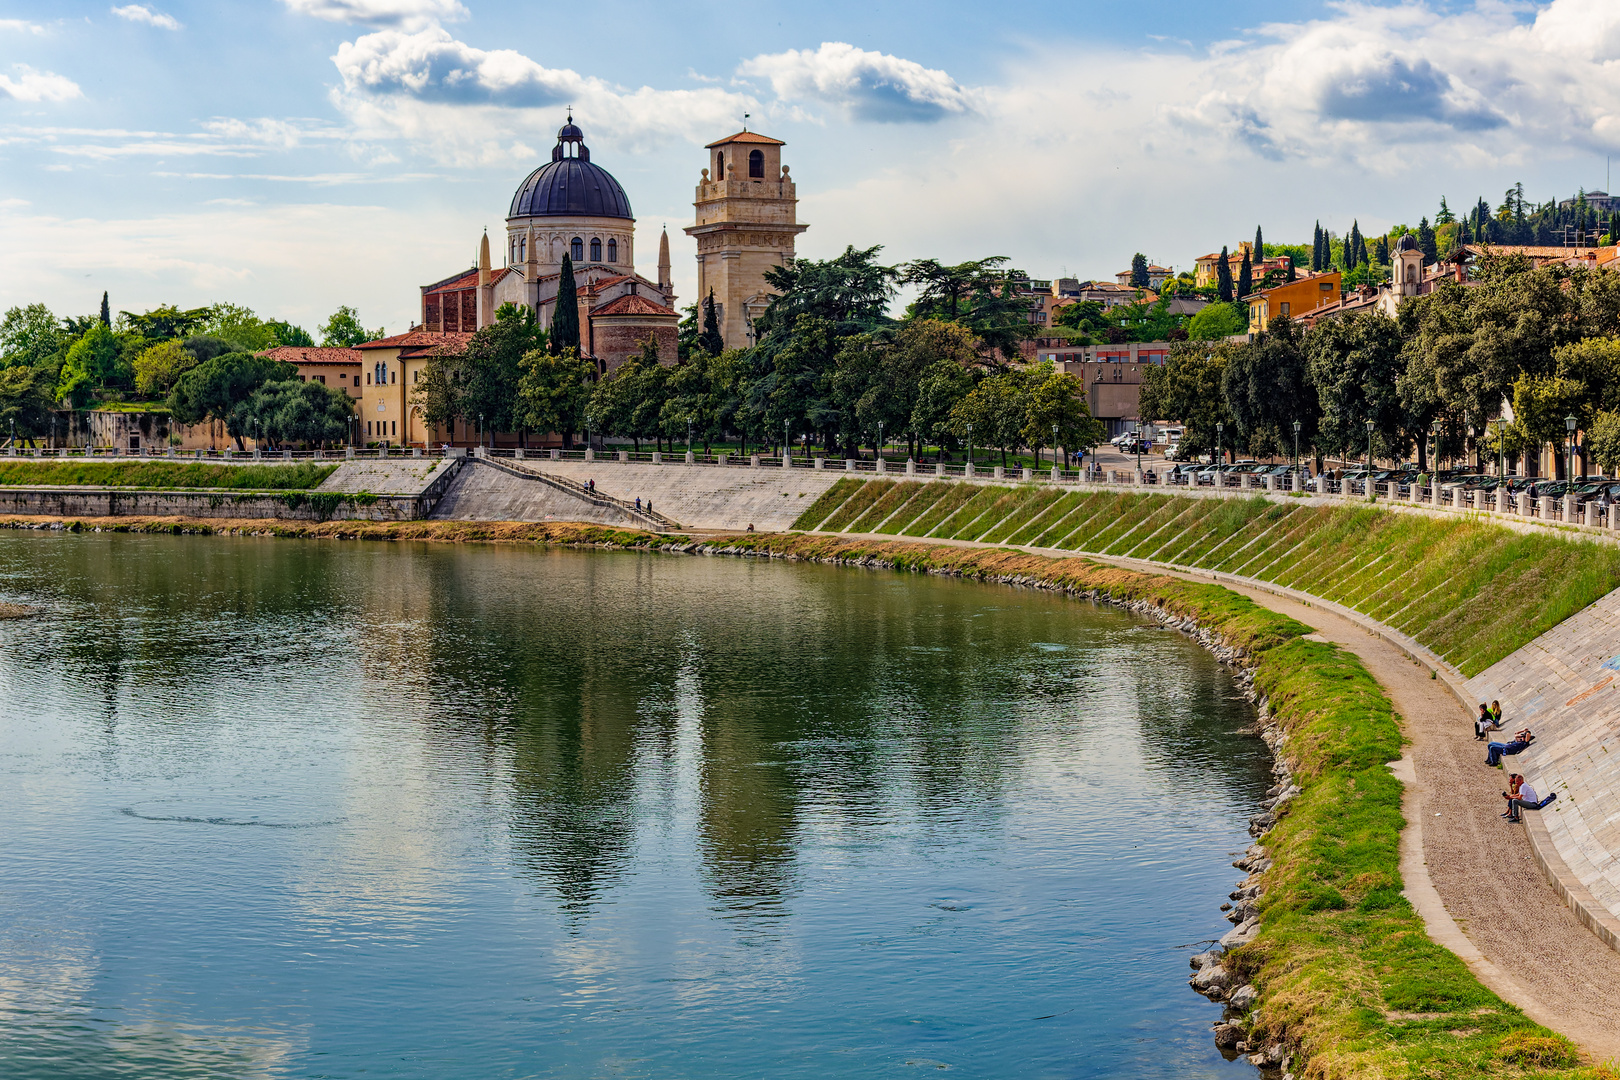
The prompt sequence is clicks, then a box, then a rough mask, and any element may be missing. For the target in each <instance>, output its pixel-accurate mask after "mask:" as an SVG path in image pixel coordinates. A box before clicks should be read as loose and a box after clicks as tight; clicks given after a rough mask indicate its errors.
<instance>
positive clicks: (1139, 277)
mask: <svg viewBox="0 0 1620 1080" xmlns="http://www.w3.org/2000/svg"><path fill="white" fill-rule="evenodd" d="M1150 280H1152V279H1150V278H1149V277H1148V261H1147V256H1146V255H1143V254H1142V253H1141V252H1140V251H1138V252H1137V253H1136V254H1135V255H1132V256H1131V286H1132V287H1133V288H1137V289H1145V288H1147V287H1148V282H1149V281H1150Z"/></svg>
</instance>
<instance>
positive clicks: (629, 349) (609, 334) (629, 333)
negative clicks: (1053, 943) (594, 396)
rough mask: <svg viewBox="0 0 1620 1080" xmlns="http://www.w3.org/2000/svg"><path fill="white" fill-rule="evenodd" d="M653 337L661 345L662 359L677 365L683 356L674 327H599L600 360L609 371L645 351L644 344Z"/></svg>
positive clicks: (664, 362) (597, 351) (598, 355)
mask: <svg viewBox="0 0 1620 1080" xmlns="http://www.w3.org/2000/svg"><path fill="white" fill-rule="evenodd" d="M649 336H650V337H651V338H652V339H653V340H654V341H656V342H657V343H658V360H659V362H660V363H662V364H674V363H675V358H676V357H677V356H679V355H680V353H679V346H678V343H677V337H678V332H677V331H676V328H675V327H674V325H673V324H670V325H663V326H613V325H608V326H603V325H601V324H598V325H597V327H596V357H597V359H599V360H601V361H603V362H605V363H606V365H607V370H608V371H609V372H611V371H613V370H614V369H615V368H617V367H618V366H619V365H620V364H622V363H624V362H625V361H626V360H628V359H629V358H630V357H632V356H634V355H636V354H637V353H639V352H640V351H641V343H642V342H643V341H646V340H647V338H648V337H649Z"/></svg>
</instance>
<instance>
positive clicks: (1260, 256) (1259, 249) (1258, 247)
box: [1254, 225, 1266, 266]
mask: <svg viewBox="0 0 1620 1080" xmlns="http://www.w3.org/2000/svg"><path fill="white" fill-rule="evenodd" d="M1265 261H1266V238H1265V237H1264V236H1262V235H1261V234H1260V226H1258V225H1256V226H1255V227H1254V264H1255V265H1256V266H1259V265H1260V264H1261V263H1263V262H1265Z"/></svg>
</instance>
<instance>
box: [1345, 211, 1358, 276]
mask: <svg viewBox="0 0 1620 1080" xmlns="http://www.w3.org/2000/svg"><path fill="white" fill-rule="evenodd" d="M1360 241H1361V222H1360V221H1351V222H1350V235H1349V236H1347V237H1345V238H1344V268H1345V269H1346V270H1354V269H1355V268H1356V256H1357V255H1359V254H1360V251H1359V248H1360Z"/></svg>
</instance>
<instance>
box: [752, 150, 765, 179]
mask: <svg viewBox="0 0 1620 1080" xmlns="http://www.w3.org/2000/svg"><path fill="white" fill-rule="evenodd" d="M748 176H749V178H750V179H752V180H763V179H765V155H764V154H762V153H760V152H759V151H758V150H750V151H748Z"/></svg>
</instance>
